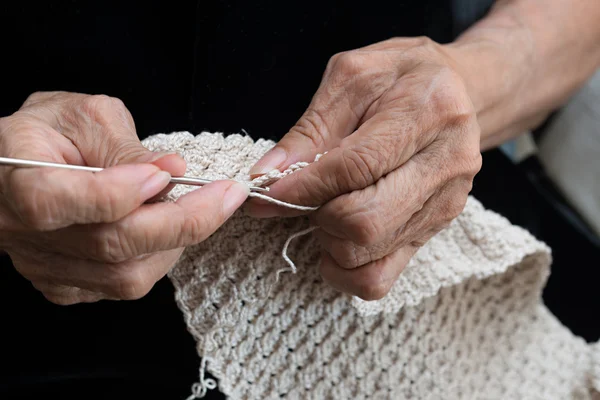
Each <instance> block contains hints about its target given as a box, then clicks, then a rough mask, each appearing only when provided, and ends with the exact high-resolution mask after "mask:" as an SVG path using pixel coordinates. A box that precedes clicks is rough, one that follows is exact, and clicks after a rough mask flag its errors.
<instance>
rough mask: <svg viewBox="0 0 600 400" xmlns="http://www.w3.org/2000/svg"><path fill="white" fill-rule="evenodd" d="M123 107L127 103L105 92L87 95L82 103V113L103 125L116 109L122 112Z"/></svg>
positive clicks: (108, 120)
mask: <svg viewBox="0 0 600 400" xmlns="http://www.w3.org/2000/svg"><path fill="white" fill-rule="evenodd" d="M122 108H125V105H124V104H123V102H122V101H121V100H118V99H115V98H112V97H109V96H107V95H104V94H95V95H90V96H86V97H84V98H83V100H82V101H81V104H80V111H81V112H82V114H83V115H84V116H86V117H87V118H89V119H90V120H92V121H94V122H97V123H100V124H101V125H106V124H108V123H109V122H110V119H111V116H112V114H113V113H114V112H115V111H118V112H120V111H121V109H122Z"/></svg>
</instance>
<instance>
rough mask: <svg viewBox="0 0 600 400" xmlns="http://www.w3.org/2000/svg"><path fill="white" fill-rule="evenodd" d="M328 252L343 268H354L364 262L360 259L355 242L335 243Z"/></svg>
mask: <svg viewBox="0 0 600 400" xmlns="http://www.w3.org/2000/svg"><path fill="white" fill-rule="evenodd" d="M330 254H331V257H333V259H334V260H335V261H336V263H337V264H338V265H339V266H340V267H342V268H345V269H354V268H357V267H359V266H361V265H363V264H365V262H363V261H362V260H361V257H360V255H359V252H358V249H357V246H356V244H355V243H353V242H350V241H343V242H341V243H339V242H338V243H335V244H334V245H333V246H332V248H331V249H330Z"/></svg>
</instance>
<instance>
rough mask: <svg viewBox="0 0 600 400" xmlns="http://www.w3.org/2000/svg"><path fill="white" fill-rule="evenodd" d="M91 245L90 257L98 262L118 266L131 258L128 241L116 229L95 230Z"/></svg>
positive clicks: (119, 230)
mask: <svg viewBox="0 0 600 400" xmlns="http://www.w3.org/2000/svg"><path fill="white" fill-rule="evenodd" d="M91 243H92V246H91V252H92V257H94V258H95V259H97V260H99V261H104V262H107V263H111V264H118V263H121V262H123V261H126V260H128V259H129V258H131V256H132V254H131V250H130V246H129V245H128V241H127V240H126V239H125V238H124V235H123V234H122V233H121V229H119V228H118V227H112V228H110V229H98V230H96V231H95V232H94V233H93V236H92V240H91Z"/></svg>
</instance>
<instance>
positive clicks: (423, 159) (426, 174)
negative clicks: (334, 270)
mask: <svg viewBox="0 0 600 400" xmlns="http://www.w3.org/2000/svg"><path fill="white" fill-rule="evenodd" d="M458 158H459V157H458V156H457V155H455V154H454V150H453V149H452V148H451V147H450V146H447V145H446V144H445V143H443V142H442V141H436V143H434V144H432V145H431V146H429V147H428V148H427V149H426V150H424V151H421V152H419V153H418V154H416V155H415V156H413V157H412V158H411V159H410V160H408V161H407V162H405V163H404V164H403V165H402V166H401V167H399V168H397V169H396V170H394V171H393V172H391V173H389V174H387V175H386V176H385V177H383V178H381V179H380V180H379V181H378V182H377V183H376V184H375V185H371V186H369V187H367V188H365V189H363V190H356V191H354V192H352V193H349V194H345V195H343V196H340V197H337V198H336V199H334V200H332V201H330V202H329V203H327V204H325V205H324V206H322V207H321V208H320V209H319V210H317V211H316V212H315V213H314V214H313V215H312V216H311V218H312V220H313V222H314V223H315V224H316V225H317V226H319V227H320V228H321V229H323V230H324V231H326V232H327V233H329V234H330V235H333V236H336V237H338V238H341V239H347V240H350V241H353V242H355V243H357V244H359V245H362V246H369V245H374V244H376V243H379V242H382V241H383V240H385V239H386V238H387V237H388V236H390V235H392V234H393V233H394V232H396V231H397V230H398V229H399V228H400V227H401V226H403V225H405V224H406V223H407V221H408V220H409V219H410V218H411V217H412V216H413V215H414V214H415V213H417V212H418V211H419V210H421V209H422V208H423V205H424V204H425V203H426V202H427V201H428V199H430V198H431V197H432V196H433V195H434V194H435V193H436V191H438V190H439V189H440V188H441V187H443V186H444V185H446V184H447V183H448V182H450V181H452V180H454V179H459V180H461V181H462V182H464V185H465V186H464V188H463V189H464V193H465V196H466V193H468V191H469V190H470V186H468V185H469V184H470V182H471V181H472V177H473V175H474V172H473V171H474V169H473V166H472V165H470V164H467V163H465V164H464V165H462V164H460V163H457V165H456V166H451V165H449V164H448V161H447V160H449V159H453V163H454V162H455V160H458ZM319 162H320V161H319Z"/></svg>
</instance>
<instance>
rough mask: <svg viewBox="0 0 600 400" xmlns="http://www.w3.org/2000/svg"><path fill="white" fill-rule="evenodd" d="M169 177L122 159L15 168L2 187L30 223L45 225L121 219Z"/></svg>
mask: <svg viewBox="0 0 600 400" xmlns="http://www.w3.org/2000/svg"><path fill="white" fill-rule="evenodd" d="M170 178H171V176H170V175H169V173H168V172H165V171H161V170H160V169H159V168H158V167H156V166H154V165H150V164H138V165H133V164H130V165H120V166H115V167H111V168H107V169H105V170H103V171H101V172H87V171H72V170H64V169H59V168H12V169H11V170H10V172H9V174H8V176H5V180H4V182H3V185H2V188H3V190H4V192H5V197H6V199H7V200H8V202H9V203H10V205H11V207H12V209H13V210H14V211H15V213H16V214H17V215H18V216H19V218H20V219H21V221H22V222H23V223H24V224H25V225H26V226H27V227H32V228H34V229H37V230H41V231H47V230H55V229H59V228H62V227H65V226H68V225H72V224H86V223H95V222H113V221H116V220H119V219H121V218H123V217H124V216H125V215H127V214H129V213H130V212H131V211H133V210H134V209H136V208H138V207H139V206H140V205H141V204H142V203H143V202H144V201H146V200H147V199H149V198H151V197H153V196H155V195H156V194H157V193H159V192H160V191H161V190H163V189H164V188H165V187H166V186H167V184H168V183H169V180H170Z"/></svg>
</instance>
